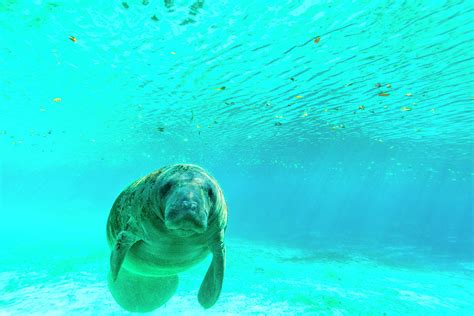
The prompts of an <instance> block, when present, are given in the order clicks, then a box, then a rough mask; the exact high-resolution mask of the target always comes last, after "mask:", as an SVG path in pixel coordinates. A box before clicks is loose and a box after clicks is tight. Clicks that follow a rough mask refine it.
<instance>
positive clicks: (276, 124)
mask: <svg viewBox="0 0 474 316" xmlns="http://www.w3.org/2000/svg"><path fill="white" fill-rule="evenodd" d="M282 125H283V123H282V122H276V123H275V126H282Z"/></svg>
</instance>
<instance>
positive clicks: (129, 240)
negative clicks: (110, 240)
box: [110, 231, 140, 281]
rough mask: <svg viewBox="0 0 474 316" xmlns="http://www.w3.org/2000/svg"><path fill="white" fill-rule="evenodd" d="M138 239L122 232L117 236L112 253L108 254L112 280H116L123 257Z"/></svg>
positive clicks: (127, 232) (133, 235) (129, 233)
mask: <svg viewBox="0 0 474 316" xmlns="http://www.w3.org/2000/svg"><path fill="white" fill-rule="evenodd" d="M139 240H140V238H139V237H138V236H137V235H135V234H133V233H131V232H129V231H122V232H120V233H119V234H118V236H117V241H116V242H115V245H114V248H113V249H112V253H111V254H110V272H111V276H112V280H113V281H115V280H117V276H118V273H119V271H120V268H121V267H122V263H123V261H124V260H125V256H126V255H127V252H128V251H129V250H130V248H131V247H132V246H133V244H135V243H136V242H137V241H139Z"/></svg>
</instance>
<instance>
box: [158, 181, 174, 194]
mask: <svg viewBox="0 0 474 316" xmlns="http://www.w3.org/2000/svg"><path fill="white" fill-rule="evenodd" d="M170 189H171V182H167V183H166V184H165V185H164V186H162V187H161V189H160V195H161V196H165V195H166V194H167V193H168V192H169V190H170Z"/></svg>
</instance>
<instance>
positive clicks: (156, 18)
mask: <svg viewBox="0 0 474 316" xmlns="http://www.w3.org/2000/svg"><path fill="white" fill-rule="evenodd" d="M151 19H152V20H153V21H155V22H158V21H159V20H160V19H158V17H157V16H156V14H155V15H153V16H152V17H151Z"/></svg>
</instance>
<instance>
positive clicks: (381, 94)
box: [379, 92, 390, 97]
mask: <svg viewBox="0 0 474 316" xmlns="http://www.w3.org/2000/svg"><path fill="white" fill-rule="evenodd" d="M389 95H390V94H388V93H386V92H380V93H379V97H388V96H389Z"/></svg>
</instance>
